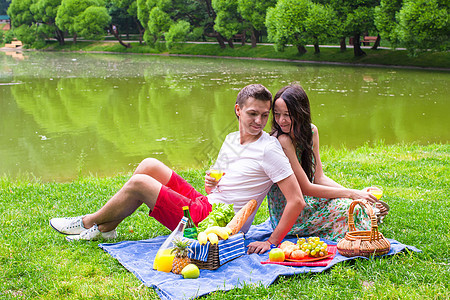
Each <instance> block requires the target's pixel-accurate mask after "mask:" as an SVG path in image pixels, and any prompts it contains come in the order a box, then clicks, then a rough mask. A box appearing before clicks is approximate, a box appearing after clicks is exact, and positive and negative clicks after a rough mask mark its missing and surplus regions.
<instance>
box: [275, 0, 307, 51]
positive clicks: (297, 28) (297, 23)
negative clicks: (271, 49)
mask: <svg viewBox="0 0 450 300" xmlns="http://www.w3.org/2000/svg"><path fill="white" fill-rule="evenodd" d="M310 5H311V2H310V1H308V0H278V3H277V5H276V6H275V7H270V8H269V9H268V10H267V15H266V26H267V33H268V38H269V40H271V41H273V42H274V43H275V49H276V50H277V51H282V50H283V49H284V47H285V46H286V45H287V44H292V45H294V46H295V47H297V50H298V52H299V53H300V54H304V53H306V48H305V45H306V42H307V39H308V36H307V33H306V28H305V24H306V19H307V17H308V10H309V7H310Z"/></svg>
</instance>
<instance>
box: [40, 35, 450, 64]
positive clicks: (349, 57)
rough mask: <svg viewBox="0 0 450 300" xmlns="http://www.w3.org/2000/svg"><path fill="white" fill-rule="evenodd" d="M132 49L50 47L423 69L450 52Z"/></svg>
mask: <svg viewBox="0 0 450 300" xmlns="http://www.w3.org/2000/svg"><path fill="white" fill-rule="evenodd" d="M131 45H132V47H131V48H124V47H123V46H121V45H120V44H119V43H112V42H104V41H99V42H83V41H79V42H77V43H76V44H73V43H72V42H66V45H64V46H60V45H58V44H57V43H56V42H51V43H48V44H47V46H46V48H45V49H47V50H57V51H105V52H121V53H150V54H173V55H177V54H181V55H207V56H228V57H247V58H258V59H287V60H301V61H314V62H334V63H346V64H376V65H391V66H409V67H421V68H426V67H428V68H447V69H449V68H450V52H424V53H420V54H418V55H417V56H415V57H410V56H408V55H407V51H406V50H386V49H378V50H371V49H364V51H365V52H366V53H367V55H366V56H363V57H355V56H354V55H353V48H347V51H344V52H341V51H340V49H339V48H325V47H321V52H320V54H314V48H313V47H307V49H308V52H307V53H305V54H303V55H299V54H298V51H297V50H296V48H295V47H286V49H285V51H283V52H276V51H275V49H274V47H273V46H270V45H258V46H257V47H256V48H252V47H251V46H250V45H245V46H242V45H240V44H236V45H235V48H234V49H231V48H229V47H226V48H225V49H221V48H220V47H219V45H217V44H185V43H180V44H175V46H174V47H173V48H172V49H171V50H170V51H168V50H167V49H166V48H165V45H164V44H161V45H160V46H161V47H160V48H161V49H159V50H158V49H155V48H151V47H149V46H147V45H140V44H139V43H136V42H134V43H131Z"/></svg>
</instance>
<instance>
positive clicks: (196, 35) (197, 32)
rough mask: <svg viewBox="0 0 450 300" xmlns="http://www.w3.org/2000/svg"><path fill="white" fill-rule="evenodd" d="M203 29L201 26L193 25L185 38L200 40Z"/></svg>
mask: <svg viewBox="0 0 450 300" xmlns="http://www.w3.org/2000/svg"><path fill="white" fill-rule="evenodd" d="M203 30H204V29H203V27H195V28H194V29H192V31H191V32H190V33H189V34H188V36H187V39H188V40H189V41H200V40H201V38H202V36H203Z"/></svg>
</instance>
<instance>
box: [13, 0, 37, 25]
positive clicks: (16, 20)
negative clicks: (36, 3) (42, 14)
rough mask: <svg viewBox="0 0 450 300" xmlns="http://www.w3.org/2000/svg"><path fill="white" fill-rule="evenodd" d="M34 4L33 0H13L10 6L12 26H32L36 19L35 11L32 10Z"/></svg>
mask: <svg viewBox="0 0 450 300" xmlns="http://www.w3.org/2000/svg"><path fill="white" fill-rule="evenodd" d="M32 4H33V0H12V2H11V5H10V6H9V8H8V16H9V17H10V18H11V26H13V27H19V26H21V25H28V26H31V24H32V23H33V21H34V18H33V13H32V12H31V10H30V9H31V5H32Z"/></svg>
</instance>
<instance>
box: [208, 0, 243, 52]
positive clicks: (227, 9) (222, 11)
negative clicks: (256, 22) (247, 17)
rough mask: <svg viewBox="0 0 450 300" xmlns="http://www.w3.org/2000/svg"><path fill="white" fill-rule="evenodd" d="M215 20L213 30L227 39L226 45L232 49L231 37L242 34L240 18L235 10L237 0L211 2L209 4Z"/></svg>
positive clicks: (213, 0)
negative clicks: (212, 9)
mask: <svg viewBox="0 0 450 300" xmlns="http://www.w3.org/2000/svg"><path fill="white" fill-rule="evenodd" d="M211 4H212V7H213V8H214V11H215V12H216V18H215V20H214V22H215V24H214V29H215V30H216V31H217V32H218V33H220V34H221V35H223V36H224V37H225V38H226V39H228V45H229V46H230V47H231V48H234V45H233V36H234V35H235V34H237V33H239V32H242V29H243V26H242V18H241V17H240V15H239V13H238V11H237V8H238V1H237V0H212V2H211Z"/></svg>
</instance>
